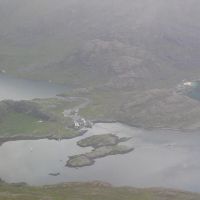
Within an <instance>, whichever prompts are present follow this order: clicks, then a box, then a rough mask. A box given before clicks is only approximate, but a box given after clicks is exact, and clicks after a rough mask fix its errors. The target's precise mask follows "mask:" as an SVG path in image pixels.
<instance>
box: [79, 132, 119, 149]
mask: <svg viewBox="0 0 200 200" xmlns="http://www.w3.org/2000/svg"><path fill="white" fill-rule="evenodd" d="M117 143H119V138H118V137H117V136H115V135H113V134H104V135H93V136H91V137H88V138H85V139H82V140H80V141H78V143H77V144H78V145H79V146H81V147H90V146H91V147H93V148H98V147H102V146H108V145H115V144H117Z"/></svg>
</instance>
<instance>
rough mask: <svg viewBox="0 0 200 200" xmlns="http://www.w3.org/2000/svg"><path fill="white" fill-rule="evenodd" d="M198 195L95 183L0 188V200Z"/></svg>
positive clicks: (172, 199)
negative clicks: (114, 186)
mask: <svg viewBox="0 0 200 200" xmlns="http://www.w3.org/2000/svg"><path fill="white" fill-rule="evenodd" d="M199 198H200V195H198V194H192V193H186V192H178V191H175V190H172V191H170V190H164V189H133V188H113V187H106V186H103V185H101V184H98V183H87V184H79V183H72V184H63V185H57V186H44V187H41V188H40V187H27V186H22V187H19V186H18V187H17V186H11V185H1V186H0V200H78V199H80V200H102V199H103V200H122V199H123V200H198V199H199Z"/></svg>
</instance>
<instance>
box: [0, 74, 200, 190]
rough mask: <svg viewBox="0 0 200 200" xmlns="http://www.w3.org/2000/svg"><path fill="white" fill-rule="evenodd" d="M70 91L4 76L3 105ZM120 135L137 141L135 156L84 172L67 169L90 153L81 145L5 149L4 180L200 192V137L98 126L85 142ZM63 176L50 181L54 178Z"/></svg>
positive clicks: (16, 144)
mask: <svg viewBox="0 0 200 200" xmlns="http://www.w3.org/2000/svg"><path fill="white" fill-rule="evenodd" d="M67 89H68V88H67V87H66V86H63V85H56V84H52V83H48V82H43V81H37V82H35V81H28V80H24V79H15V78H11V77H8V76H4V75H0V100H2V99H13V100H21V99H32V98H47V97H53V96H55V95H56V94H58V93H61V92H65V91H66V90H67ZM104 133H114V134H116V135H118V136H122V137H124V136H132V137H133V139H132V140H130V141H129V142H128V145H131V146H134V147H135V151H133V152H131V153H129V154H126V155H117V156H109V157H107V158H102V159H98V160H97V161H96V163H95V165H93V166H91V167H85V168H80V169H71V168H67V167H65V163H66V161H67V159H68V156H71V155H75V154H79V153H84V152H87V151H90V148H80V147H78V146H77V145H76V142H77V141H78V140H80V139H81V137H79V138H75V139H72V140H63V141H53V140H37V141H13V142H7V143H4V144H3V145H2V146H0V177H1V178H2V179H3V180H5V181H7V182H26V183H28V184H31V185H44V184H55V183H60V182H68V181H93V180H101V181H106V182H110V183H112V184H113V185H117V186H124V185H128V186H134V187H169V188H177V189H184V190H190V191H197V192H200V156H199V152H200V134H199V133H180V132H175V131H167V130H162V131H158V130H154V131H147V130H142V129H136V128H133V127H129V126H125V125H123V124H119V123H116V124H96V125H95V126H94V127H93V128H92V129H91V130H90V131H89V132H88V133H87V134H86V135H85V136H84V137H87V136H90V135H93V134H104ZM58 172H59V173H60V174H61V175H60V176H56V177H53V176H49V175H48V174H49V173H58Z"/></svg>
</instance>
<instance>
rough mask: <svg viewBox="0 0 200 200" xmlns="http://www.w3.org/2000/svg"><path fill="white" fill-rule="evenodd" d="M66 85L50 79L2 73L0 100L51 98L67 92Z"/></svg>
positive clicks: (0, 76)
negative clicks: (14, 76) (42, 79)
mask: <svg viewBox="0 0 200 200" xmlns="http://www.w3.org/2000/svg"><path fill="white" fill-rule="evenodd" d="M67 90H68V88H67V86H66V85H59V84H54V83H50V82H48V81H31V80H26V79H18V78H13V77H9V76H7V75H2V74H0V100H4V99H12V100H22V99H23V100H30V99H33V98H49V97H54V96H55V95H56V94H59V93H62V92H66V91H67Z"/></svg>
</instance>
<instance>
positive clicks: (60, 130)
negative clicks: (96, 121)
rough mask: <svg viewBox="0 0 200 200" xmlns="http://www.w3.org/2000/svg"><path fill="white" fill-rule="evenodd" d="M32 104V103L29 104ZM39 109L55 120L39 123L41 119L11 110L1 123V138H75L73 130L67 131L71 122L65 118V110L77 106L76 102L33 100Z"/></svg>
mask: <svg viewBox="0 0 200 200" xmlns="http://www.w3.org/2000/svg"><path fill="white" fill-rule="evenodd" d="M29 103H31V102H29ZM32 103H34V104H35V103H36V105H37V106H38V108H39V109H40V110H41V111H42V112H44V113H48V115H50V116H51V117H52V118H53V119H54V120H50V121H48V120H47V121H45V120H44V121H43V122H42V123H41V122H39V121H40V120H41V119H40V118H39V117H35V116H32V115H30V114H28V113H24V112H15V111H12V110H9V111H7V112H6V113H5V116H4V117H2V120H1V121H0V127H1V129H0V136H1V137H10V136H49V135H53V136H55V137H56V136H57V137H62V136H69V137H71V136H73V135H76V134H77V133H76V132H75V131H73V130H71V129H65V127H66V125H67V124H68V123H70V120H69V119H67V118H64V116H63V113H62V112H63V110H64V109H68V108H70V107H73V106H75V105H76V104H77V103H76V102H66V101H64V100H58V99H44V100H40V99H37V100H33V101H32Z"/></svg>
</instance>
